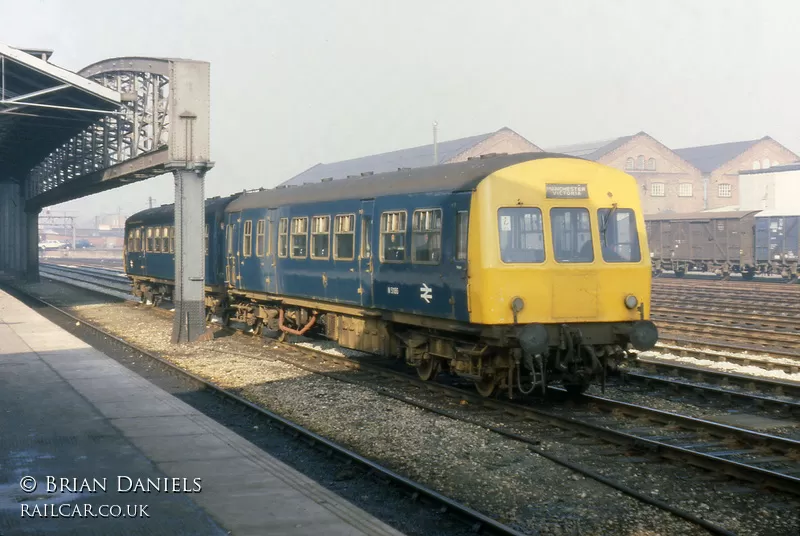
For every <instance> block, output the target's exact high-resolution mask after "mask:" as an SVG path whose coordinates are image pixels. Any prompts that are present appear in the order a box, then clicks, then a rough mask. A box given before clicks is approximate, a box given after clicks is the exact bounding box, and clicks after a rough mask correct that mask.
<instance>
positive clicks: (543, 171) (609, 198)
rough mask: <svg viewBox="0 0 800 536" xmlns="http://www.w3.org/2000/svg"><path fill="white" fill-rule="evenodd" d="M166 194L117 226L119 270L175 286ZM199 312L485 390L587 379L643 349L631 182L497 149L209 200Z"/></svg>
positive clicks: (139, 284) (560, 160) (645, 306)
mask: <svg viewBox="0 0 800 536" xmlns="http://www.w3.org/2000/svg"><path fill="white" fill-rule="evenodd" d="M172 225H173V214H172V207H171V206H165V207H161V208H156V209H151V210H146V211H143V212H140V213H138V214H136V215H134V216H132V217H131V218H130V219H129V220H128V221H127V223H126V236H127V244H126V246H127V250H126V253H125V266H126V271H127V273H128V275H129V276H130V278H131V279H132V282H133V286H134V291H135V293H136V294H137V295H139V296H141V297H142V298H143V299H148V300H150V301H157V300H158V299H160V298H162V297H169V296H170V295H171V292H172V285H173V279H174V268H173V261H174V255H173V253H174V243H173V238H172ZM205 237H206V266H205V274H206V305H207V307H208V311H209V314H214V315H218V316H221V317H222V318H224V319H225V321H226V322H231V321H232V322H236V323H243V324H246V325H247V326H249V330H250V331H252V332H253V333H261V332H262V330H264V329H267V330H271V331H277V332H283V333H289V334H295V335H304V334H317V335H323V336H325V337H327V338H329V339H332V340H335V341H338V343H339V344H340V345H341V346H343V347H347V348H353V349H356V350H361V351H365V352H370V353H374V354H381V355H385V356H392V357H397V358H403V359H404V360H405V361H406V362H407V363H408V364H409V365H412V366H414V367H416V369H417V371H418V373H419V376H420V377H421V378H423V379H426V380H428V379H431V378H433V377H434V376H436V374H437V373H438V372H439V371H442V370H447V371H449V372H451V373H454V374H457V375H460V376H462V377H466V378H468V379H471V380H473V381H474V382H475V384H476V386H477V388H478V390H479V391H480V392H481V393H482V394H484V395H486V396H488V395H491V394H492V393H493V392H495V391H496V390H497V389H506V390H508V393H509V395H511V394H512V393H513V392H515V391H521V392H525V393H527V392H531V391H533V390H534V389H537V388H541V389H542V390H543V389H544V386H545V385H547V384H548V383H550V382H553V381H560V382H562V383H563V384H564V385H565V386H566V387H567V388H568V389H569V390H571V391H581V390H583V389H585V388H586V386H587V385H588V384H589V382H590V381H591V380H592V379H595V378H598V377H600V376H601V375H602V374H603V372H604V371H605V366H606V365H609V366H611V365H613V363H614V362H616V361H617V360H619V359H622V358H624V357H625V356H626V353H627V351H628V350H629V349H630V347H631V346H632V347H634V348H636V349H639V350H647V349H650V348H652V347H653V346H654V345H655V343H656V339H657V332H656V329H655V326H654V324H653V323H652V322H650V321H649V305H650V281H651V269H650V257H649V252H648V248H647V240H646V234H645V224H644V218H643V216H642V213H641V209H640V204H639V197H638V193H637V187H636V181H635V180H634V179H633V178H632V177H631V176H629V175H627V174H625V173H623V172H621V171H618V170H615V169H612V168H609V167H606V166H603V165H600V164H597V163H594V162H589V161H585V160H582V159H579V158H572V157H567V156H563V155H556V154H548V153H530V154H518V155H501V156H493V157H489V158H480V159H473V160H470V161H467V162H463V163H456V164H448V165H442V166H435V167H429V168H419V169H413V170H405V171H398V172H394V173H383V174H379V175H370V176H364V177H359V178H350V179H343V180H336V181H328V182H321V183H318V184H312V185H305V186H302V187H295V188H277V189H270V190H261V191H257V192H251V193H242V194H239V195H237V196H232V197H229V198H215V199H211V200H209V201H207V204H206V226H205Z"/></svg>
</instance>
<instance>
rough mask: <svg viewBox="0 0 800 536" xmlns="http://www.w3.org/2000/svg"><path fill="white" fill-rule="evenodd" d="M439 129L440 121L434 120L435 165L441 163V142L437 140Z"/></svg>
mask: <svg viewBox="0 0 800 536" xmlns="http://www.w3.org/2000/svg"><path fill="white" fill-rule="evenodd" d="M438 130H439V123H437V122H436V121H434V122H433V165H434V166H438V165H439V144H438V143H437V141H436V134H437V133H438Z"/></svg>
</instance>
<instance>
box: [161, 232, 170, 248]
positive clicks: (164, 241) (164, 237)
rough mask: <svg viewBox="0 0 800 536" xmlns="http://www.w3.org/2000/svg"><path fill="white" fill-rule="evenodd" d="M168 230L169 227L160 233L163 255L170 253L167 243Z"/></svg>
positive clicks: (168, 237)
mask: <svg viewBox="0 0 800 536" xmlns="http://www.w3.org/2000/svg"><path fill="white" fill-rule="evenodd" d="M169 230H170V228H169V227H164V229H163V230H162V231H161V240H162V245H161V251H163V252H164V253H169V251H170V250H169V245H170V242H169V240H170V233H169Z"/></svg>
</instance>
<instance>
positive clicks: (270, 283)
mask: <svg viewBox="0 0 800 536" xmlns="http://www.w3.org/2000/svg"><path fill="white" fill-rule="evenodd" d="M277 251H278V209H275V208H271V209H269V210H268V211H267V258H266V260H265V262H264V277H265V278H266V284H267V292H268V293H270V294H277V293H278V273H277V272H278V265H277V258H278V255H277V253H276V252H277Z"/></svg>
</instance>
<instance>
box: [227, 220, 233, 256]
mask: <svg viewBox="0 0 800 536" xmlns="http://www.w3.org/2000/svg"><path fill="white" fill-rule="evenodd" d="M227 242H228V255H233V225H231V224H230V223H229V224H228V239H227Z"/></svg>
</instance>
